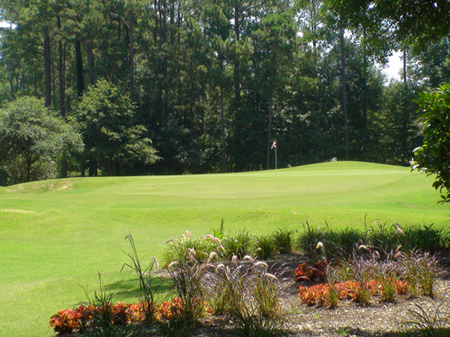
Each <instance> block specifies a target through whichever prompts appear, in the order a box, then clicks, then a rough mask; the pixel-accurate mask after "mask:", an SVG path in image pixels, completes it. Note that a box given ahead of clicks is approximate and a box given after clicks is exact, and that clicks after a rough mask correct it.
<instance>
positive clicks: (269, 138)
mask: <svg viewBox="0 0 450 337" xmlns="http://www.w3.org/2000/svg"><path fill="white" fill-rule="evenodd" d="M274 73H275V56H273V57H272V62H271V64H270V80H269V86H270V87H269V91H270V98H269V108H268V112H267V113H268V116H267V120H268V125H267V162H266V170H270V157H271V156H270V153H271V151H272V147H271V144H272V117H273V87H274V83H273V76H274Z"/></svg>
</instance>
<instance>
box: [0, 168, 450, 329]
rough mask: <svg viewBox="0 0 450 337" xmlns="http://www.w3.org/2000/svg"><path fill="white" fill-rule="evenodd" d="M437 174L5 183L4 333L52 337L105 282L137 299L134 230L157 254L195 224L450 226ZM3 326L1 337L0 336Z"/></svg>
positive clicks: (345, 171) (333, 172)
mask: <svg viewBox="0 0 450 337" xmlns="http://www.w3.org/2000/svg"><path fill="white" fill-rule="evenodd" d="M432 181H433V179H432V178H426V177H425V175H423V174H419V173H417V172H413V173H411V172H410V170H409V169H408V168H404V167H395V166H387V165H380V164H370V163H359V162H333V163H324V164H315V165H307V166H302V167H296V168H290V169H281V170H277V171H261V172H248V173H235V174H210V175H185V176H148V177H112V178H108V177H104V178H74V179H63V180H52V181H44V182H34V183H28V184H22V185H16V186H11V187H4V188H0V254H1V260H0V308H1V309H0V318H1V319H0V331H1V333H3V334H4V335H5V336H45V335H52V330H51V329H49V328H47V325H48V320H49V317H50V316H51V315H52V314H54V313H56V312H57V311H59V310H61V309H66V308H68V307H71V306H73V305H75V304H77V303H78V302H79V301H82V300H86V296H85V294H84V290H83V289H82V288H81V287H87V291H88V293H89V294H91V295H92V293H93V291H94V290H98V287H99V286H98V284H99V282H98V275H97V272H100V273H101V276H102V282H103V284H104V285H105V288H106V289H107V290H110V291H114V292H116V293H117V299H118V300H124V301H126V302H132V301H135V300H136V288H137V283H136V282H133V278H134V275H133V273H132V272H131V271H129V270H125V271H123V272H120V269H121V267H122V265H123V263H125V262H127V257H126V256H125V254H124V253H123V250H125V251H129V246H128V241H126V240H125V239H124V238H125V236H126V235H127V234H130V233H131V234H132V235H133V237H134V238H135V241H136V245H137V248H138V251H139V252H140V253H141V254H142V255H145V256H147V257H151V256H157V257H158V258H161V252H162V250H163V246H164V242H165V241H166V240H167V239H168V238H170V237H173V236H175V237H178V236H179V235H180V234H182V233H184V232H185V231H186V230H187V229H189V230H190V231H191V232H192V233H193V234H194V235H203V234H207V233H208V232H209V231H210V230H211V229H213V228H218V227H219V225H220V223H221V221H222V219H223V221H224V226H225V232H227V233H230V232H234V231H236V230H239V229H242V228H246V229H248V230H249V231H250V232H252V233H260V232H267V233H270V232H273V231H274V230H276V229H277V228H279V227H282V226H283V227H284V226H286V227H288V228H292V229H299V230H302V228H303V227H302V224H303V223H304V222H305V221H308V222H309V223H310V224H311V225H313V226H319V225H324V224H325V221H327V222H328V223H329V224H330V225H331V226H332V227H333V228H340V227H347V226H351V227H356V228H363V227H364V219H365V218H366V223H367V225H369V226H370V225H377V224H383V223H385V222H386V223H387V224H388V225H390V224H392V223H399V224H401V225H403V226H407V225H417V224H427V225H428V224H431V223H434V224H435V225H436V226H438V227H441V226H445V227H447V226H448V225H449V220H450V217H449V215H450V212H449V209H450V207H449V205H438V204H437V201H439V193H438V192H436V191H434V189H433V188H432V187H431V184H432ZM1 333H0V334H1Z"/></svg>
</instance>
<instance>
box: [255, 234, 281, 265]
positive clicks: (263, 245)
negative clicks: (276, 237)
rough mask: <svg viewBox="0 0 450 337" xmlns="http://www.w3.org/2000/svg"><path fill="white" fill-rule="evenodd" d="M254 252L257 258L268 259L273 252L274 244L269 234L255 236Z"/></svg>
mask: <svg viewBox="0 0 450 337" xmlns="http://www.w3.org/2000/svg"><path fill="white" fill-rule="evenodd" d="M255 247H256V249H255V254H256V257H257V258H258V259H259V260H268V259H270V258H272V256H273V254H274V253H275V250H276V246H275V244H274V242H273V239H272V237H271V236H270V235H265V234H261V235H259V236H256V237H255Z"/></svg>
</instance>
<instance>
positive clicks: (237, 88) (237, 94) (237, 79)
mask: <svg viewBox="0 0 450 337" xmlns="http://www.w3.org/2000/svg"><path fill="white" fill-rule="evenodd" d="M239 14H240V13H239V8H238V7H235V8H234V34H235V35H236V42H237V43H239V40H240V36H241V32H240V22H239V20H240V19H241V18H240V15H239ZM239 68H240V62H239V55H238V56H237V58H236V60H235V61H234V100H235V103H236V106H237V107H239V102H240V100H241V75H240V69H239Z"/></svg>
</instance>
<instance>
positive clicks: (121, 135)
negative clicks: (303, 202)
mask: <svg viewBox="0 0 450 337" xmlns="http://www.w3.org/2000/svg"><path fill="white" fill-rule="evenodd" d="M409 2H410V1H409V0H408V1H400V0H399V1H389V2H387V1H384V0H383V1H382V0H377V1H359V0H358V1H357V0H355V1H353V0H352V1H347V0H346V1H340V0H323V1H321V0H296V1H288V0H277V1H275V0H202V1H198V0H146V1H143V0H87V1H75V0H38V1H29V0H0V8H1V14H0V16H1V18H2V19H3V20H6V21H8V22H10V23H12V24H14V25H15V28H14V29H3V30H2V32H1V46H0V48H1V60H0V75H1V81H0V98H1V100H2V102H3V108H4V111H3V112H2V114H1V115H0V117H1V118H0V123H3V124H5V123H6V119H5V118H6V117H4V116H7V115H8V113H10V111H11V106H10V105H8V104H9V103H8V102H12V101H15V100H17V99H19V98H21V97H27V96H34V97H36V98H39V99H42V101H43V103H42V104H43V105H44V106H45V107H47V109H48V110H49V111H56V112H58V115H59V117H60V119H61V121H62V123H63V124H66V125H68V126H70V129H71V130H72V131H71V132H72V133H73V134H78V135H80V137H81V140H82V144H81V145H79V146H72V147H68V148H67V149H65V150H64V151H63V148H64V147H63V146H60V148H61V151H59V152H58V153H59V156H56V157H54V158H53V159H52V160H53V161H54V165H53V166H54V167H55V170H56V168H57V170H58V172H59V173H58V174H59V175H60V176H66V175H68V174H71V175H75V174H76V175H91V176H95V175H97V174H103V175H108V174H109V175H119V174H130V175H131V174H173V173H175V174H180V173H200V172H230V171H243V170H258V169H268V168H273V167H274V158H273V150H271V145H272V143H273V142H274V141H276V142H277V151H278V167H287V166H288V165H292V166H294V165H300V164H306V163H313V162H318V161H325V160H330V159H331V158H334V157H336V158H338V159H342V160H344V159H349V160H365V161H375V162H381V163H390V164H400V165H406V164H408V162H409V160H410V159H411V157H412V150H413V149H414V148H415V147H417V146H419V145H420V142H421V133H420V125H419V124H418V123H417V120H418V112H417V110H418V106H417V103H415V101H414V99H415V97H417V93H418V92H421V91H423V90H426V89H429V88H433V87H436V86H438V85H439V84H441V83H443V82H446V81H448V80H449V76H450V57H449V51H450V44H449V41H448V35H449V32H448V27H447V24H446V22H447V20H446V16H445V15H446V13H447V14H448V8H447V7H448V4H447V3H446V2H445V1H443V2H442V3H441V2H440V1H437V2H433V3H431V2H430V3H428V1H425V0H421V1H418V2H419V3H421V4H422V5H423V6H418V5H417V4H415V3H416V2H417V1H415V2H414V4H415V6H416V5H417V6H416V7H417V8H416V7H414V6H412V7H408V3H409ZM394 4H397V6H395V5H394ZM410 5H411V4H410ZM427 6H432V7H431V8H429V7H427ZM411 8H416V10H414V11H412V12H411V13H407V14H408V15H406V16H403V17H402V13H400V12H399V11H402V10H403V11H408V10H409V11H411ZM394 10H395V11H394ZM420 11H422V12H420ZM421 16H422V17H424V18H427V17H430V18H433V20H431V19H430V20H431V21H427V20H425V19H424V20H422V19H421ZM411 17H412V18H414V19H416V21H412V19H411ZM399 18H400V19H399ZM402 18H404V19H402ZM437 18H441V19H439V20H437V21H436V20H434V19H437ZM417 20H418V21H417ZM413 22H416V24H415V25H413ZM430 22H435V24H434V25H435V26H431V25H432V24H430ZM419 26H420V27H419ZM427 36H428V37H429V36H433V39H430V38H427ZM393 50H398V51H402V52H403V56H404V57H403V59H404V70H403V75H402V80H401V81H393V82H390V83H386V78H385V77H384V76H383V75H382V73H381V72H380V70H379V68H380V66H379V65H382V64H383V63H385V62H386V59H387V56H388V55H390V53H392V51H393ZM377 65H378V66H377ZM33 102H34V101H33ZM33 104H34V106H36V104H37V103H36V102H34V103H33ZM52 114H53V113H52ZM2 116H3V117H2ZM0 131H1V127H0ZM5 132H6V131H5ZM74 137H75V138H76V136H74ZM5 144H6V142H4V141H3V140H2V145H5ZM77 144H78V142H77ZM0 147H3V146H0ZM72 150H73V151H72ZM11 151H12V150H11ZM11 151H10V152H11ZM45 158H46V157H45V156H42V157H41V159H39V160H38V161H37V163H40V164H39V165H41V166H42V161H43V160H44V159H45ZM18 160H19V159H17V158H16V161H18ZM20 160H23V159H20ZM47 161H48V158H47ZM11 167H12V166H11V163H10V161H9V162H7V161H6V159H4V160H3V158H2V159H0V168H1V169H2V176H3V178H2V179H0V180H1V183H3V184H5V183H15V182H20V181H25V180H30V179H39V178H40V177H46V176H47V175H41V176H39V175H36V176H35V177H31V176H28V177H27V176H26V175H23V174H22V175H20V176H19V175H15V176H14V175H13V174H11ZM5 177H6V178H5Z"/></svg>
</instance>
